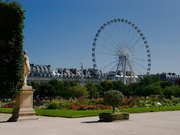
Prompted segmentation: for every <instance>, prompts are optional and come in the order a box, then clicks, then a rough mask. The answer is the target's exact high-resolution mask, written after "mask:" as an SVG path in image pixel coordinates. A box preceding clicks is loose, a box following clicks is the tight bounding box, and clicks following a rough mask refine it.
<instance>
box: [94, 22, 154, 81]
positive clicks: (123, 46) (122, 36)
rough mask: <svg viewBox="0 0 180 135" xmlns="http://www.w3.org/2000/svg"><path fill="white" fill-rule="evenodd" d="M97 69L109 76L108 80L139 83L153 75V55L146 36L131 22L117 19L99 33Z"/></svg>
mask: <svg viewBox="0 0 180 135" xmlns="http://www.w3.org/2000/svg"><path fill="white" fill-rule="evenodd" d="M92 62H93V68H94V69H96V70H101V71H102V72H103V73H105V76H104V79H113V80H122V81H123V82H124V83H125V84H126V83H130V82H136V80H137V78H138V75H149V74H150V70H151V54H150V48H149V45H148V42H147V40H146V38H145V36H144V34H143V32H142V31H141V30H140V29H139V28H138V27H137V26H136V25H135V24H134V23H132V22H131V21H128V20H125V19H113V20H110V21H107V22H106V23H104V24H103V25H102V26H101V27H100V28H99V29H98V31H97V33H96V34H95V37H94V41H93V45H92Z"/></svg>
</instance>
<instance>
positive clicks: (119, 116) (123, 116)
mask: <svg viewBox="0 0 180 135" xmlns="http://www.w3.org/2000/svg"><path fill="white" fill-rule="evenodd" d="M128 119H129V113H126V112H121V113H100V114H99V121H101V122H112V121H116V120H128Z"/></svg>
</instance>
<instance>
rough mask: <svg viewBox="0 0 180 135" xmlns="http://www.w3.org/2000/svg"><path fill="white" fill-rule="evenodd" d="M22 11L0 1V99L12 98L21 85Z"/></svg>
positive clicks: (9, 3)
mask: <svg viewBox="0 0 180 135" xmlns="http://www.w3.org/2000/svg"><path fill="white" fill-rule="evenodd" d="M23 28H24V10H23V9H22V7H21V5H20V4H19V3H17V2H2V1H1V0H0V98H1V99H4V98H12V97H14V96H15V95H16V93H17V92H18V91H19V90H20V88H21V87H22V84H23V77H22V73H23V55H22V54H23V38H24V37H23Z"/></svg>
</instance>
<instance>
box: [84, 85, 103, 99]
mask: <svg viewBox="0 0 180 135" xmlns="http://www.w3.org/2000/svg"><path fill="white" fill-rule="evenodd" d="M86 88H87V91H88V93H89V98H90V99H92V98H98V97H99V94H100V92H99V90H98V87H97V85H96V84H93V83H88V84H87V85H86Z"/></svg>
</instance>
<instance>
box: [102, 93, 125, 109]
mask: <svg viewBox="0 0 180 135" xmlns="http://www.w3.org/2000/svg"><path fill="white" fill-rule="evenodd" d="M123 99H124V96H123V94H122V93H121V92H119V91H117V90H109V91H107V92H105V94H104V102H105V103H106V104H108V105H110V106H112V107H113V113H114V110H115V107H117V106H119V105H121V104H122V103H123Z"/></svg>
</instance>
